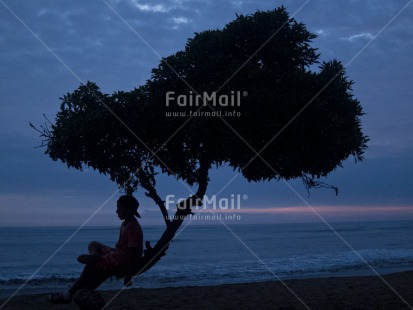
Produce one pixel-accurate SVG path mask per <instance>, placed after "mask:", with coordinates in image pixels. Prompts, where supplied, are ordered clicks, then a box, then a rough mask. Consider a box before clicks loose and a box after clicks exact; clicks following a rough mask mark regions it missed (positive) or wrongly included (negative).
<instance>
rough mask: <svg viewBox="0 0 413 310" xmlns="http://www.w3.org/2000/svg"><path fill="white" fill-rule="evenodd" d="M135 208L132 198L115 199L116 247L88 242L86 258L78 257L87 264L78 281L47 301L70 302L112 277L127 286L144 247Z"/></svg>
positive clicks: (127, 196) (136, 204)
mask: <svg viewBox="0 0 413 310" xmlns="http://www.w3.org/2000/svg"><path fill="white" fill-rule="evenodd" d="M138 207H139V203H138V201H137V200H136V198H135V197H133V196H130V195H123V196H121V197H120V198H119V199H118V201H117V209H116V213H117V214H118V217H119V219H120V220H123V222H122V224H121V226H120V235H119V240H118V242H117V243H116V246H115V248H111V247H109V246H107V245H104V244H102V243H99V242H96V241H93V242H91V243H90V244H89V255H87V254H83V255H80V256H79V257H78V261H79V262H80V263H83V264H86V266H85V268H84V269H83V272H82V274H81V275H80V277H79V279H78V280H77V281H76V282H75V283H74V284H73V285H72V287H71V288H70V289H69V290H68V291H67V292H65V293H55V294H51V295H50V296H49V301H50V302H52V303H55V304H65V303H70V302H71V300H72V296H73V294H74V293H75V292H76V291H78V290H80V289H88V290H91V291H94V290H95V289H96V288H97V287H99V285H101V284H102V283H103V282H104V281H105V280H106V279H107V278H109V277H111V276H116V277H118V278H121V277H124V284H125V285H129V284H130V281H131V279H132V270H133V266H134V265H135V264H136V263H137V261H138V260H139V258H140V257H141V256H142V248H143V233H142V228H141V226H140V225H139V222H138V221H137V220H136V218H135V216H137V217H140V215H139V213H138V211H137V209H138Z"/></svg>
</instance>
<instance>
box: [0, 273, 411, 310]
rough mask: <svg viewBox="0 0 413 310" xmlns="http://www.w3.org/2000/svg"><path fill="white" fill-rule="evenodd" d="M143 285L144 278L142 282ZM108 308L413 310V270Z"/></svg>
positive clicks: (135, 293) (126, 297)
mask: <svg viewBox="0 0 413 310" xmlns="http://www.w3.org/2000/svg"><path fill="white" fill-rule="evenodd" d="M136 281H138V279H136ZM100 293H101V294H102V295H103V297H104V299H105V301H106V303H109V304H107V306H106V308H105V309H119V310H120V309H125V310H126V309H254V310H256V309H413V271H406V272H399V273H393V274H389V275H385V276H383V278H382V279H381V278H379V277H377V276H365V277H360V276H357V277H333V278H317V279H297V280H286V281H284V282H279V281H272V282H258V283H243V284H226V285H218V286H197V287H195V286H192V287H174V288H162V289H127V290H124V291H122V292H121V293H120V294H119V295H118V296H117V297H116V298H115V299H113V300H111V299H112V298H113V297H114V296H115V294H117V293H118V292H116V291H101V292H100ZM0 309H62V310H63V309H78V307H77V306H76V305H75V303H74V302H72V303H71V304H70V305H53V304H50V303H49V302H48V301H47V294H36V295H23V296H16V297H14V298H13V299H11V300H10V301H9V302H8V303H7V304H6V305H4V300H2V301H1V302H0Z"/></svg>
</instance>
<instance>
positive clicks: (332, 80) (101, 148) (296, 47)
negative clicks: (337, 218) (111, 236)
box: [42, 7, 368, 227]
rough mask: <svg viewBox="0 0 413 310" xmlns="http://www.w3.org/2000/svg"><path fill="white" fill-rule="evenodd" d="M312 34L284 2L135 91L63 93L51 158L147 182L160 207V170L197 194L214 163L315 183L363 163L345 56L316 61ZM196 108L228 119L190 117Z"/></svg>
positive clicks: (49, 143)
mask: <svg viewBox="0 0 413 310" xmlns="http://www.w3.org/2000/svg"><path fill="white" fill-rule="evenodd" d="M315 38H316V35H314V34H313V33H311V32H310V31H308V30H307V29H306V27H305V25H304V24H303V23H300V22H297V21H296V20H295V19H293V18H290V17H289V14H288V12H287V10H286V9H285V8H284V7H280V8H276V9H274V10H270V11H265V12H264V11H257V12H256V13H254V14H251V15H237V16H236V19H235V20H233V21H231V22H230V23H228V24H227V25H226V26H225V27H224V28H223V29H220V30H218V29H217V30H207V31H203V32H200V33H195V35H194V37H193V38H190V39H188V41H187V43H186V46H185V48H184V49H183V50H182V51H179V52H177V53H175V54H173V55H171V56H168V57H165V58H163V59H162V60H161V61H160V63H159V65H158V67H156V68H154V69H153V70H152V76H151V77H150V78H149V79H148V80H147V82H146V83H145V84H144V85H141V86H138V87H137V88H135V89H134V90H132V91H128V92H124V91H118V92H114V93H113V94H110V95H109V94H103V93H102V92H101V91H100V90H99V87H98V86H97V85H96V84H94V83H91V82H88V83H87V84H85V85H81V86H80V87H79V88H78V89H77V90H75V91H73V92H72V93H68V94H66V95H64V96H63V97H62V98H61V106H60V111H59V112H58V113H57V116H56V119H55V120H54V122H53V123H50V124H49V127H43V130H42V135H43V136H44V137H45V138H46V140H45V145H46V154H48V155H49V156H50V157H51V158H52V159H53V160H61V161H63V162H64V163H66V164H67V165H68V166H69V167H74V168H76V169H80V170H81V169H82V167H83V166H88V167H92V168H94V169H96V170H98V171H99V172H100V173H104V174H107V175H109V176H110V178H111V179H112V180H113V181H115V182H116V183H117V184H118V185H119V186H120V187H124V188H127V189H128V191H133V190H135V189H137V188H139V187H143V188H144V189H146V190H147V191H148V195H149V196H151V197H152V198H154V197H155V198H154V199H158V205H159V204H162V200H161V199H160V197H159V196H157V194H156V191H155V184H156V182H155V177H154V176H155V174H156V172H157V171H160V172H162V173H167V174H170V175H174V176H176V178H178V179H181V180H183V181H185V182H187V183H188V184H190V185H194V184H198V186H199V189H198V192H197V193H196V195H194V197H197V198H202V196H203V195H204V194H205V191H206V187H207V182H208V170H209V169H210V167H211V166H212V165H216V166H218V167H219V166H222V165H229V166H230V167H232V168H234V169H235V170H237V171H239V172H241V173H242V175H243V176H244V177H245V178H246V179H247V180H248V181H262V180H274V179H275V180H280V179H285V180H289V179H294V178H302V179H303V180H304V181H305V182H306V184H307V185H308V186H310V187H311V186H312V185H317V184H318V183H317V179H318V178H320V177H323V176H327V175H328V174H329V173H330V172H331V171H332V170H334V169H335V168H336V167H337V166H339V165H341V163H342V162H343V161H344V160H345V159H347V158H348V157H349V156H353V157H354V158H355V159H356V160H361V159H362V156H363V153H364V151H365V149H366V142H367V140H368V139H367V137H366V136H365V135H363V133H362V129H361V120H360V117H361V116H362V115H363V111H362V107H361V105H360V102H359V101H358V100H357V99H356V98H354V96H353V94H352V89H351V87H352V84H353V82H352V81H351V80H349V79H348V78H347V76H346V74H345V70H344V67H343V65H342V64H341V63H340V61H338V60H331V61H326V62H321V63H319V58H320V55H319V54H318V53H317V49H315V48H313V47H311V43H312V41H313V40H314V39H315ZM168 92H173V96H174V98H175V99H176V98H177V97H178V96H180V95H183V96H186V97H189V96H190V95H191V94H192V95H193V96H196V95H197V94H199V95H201V94H203V93H204V92H206V93H208V94H211V93H214V92H216V95H217V96H220V95H227V96H229V97H230V96H231V95H234V94H238V92H240V93H241V95H240V96H239V97H237V98H238V99H239V102H238V103H237V105H235V106H232V105H230V104H227V105H225V104H218V105H213V104H212V102H211V101H208V100H207V101H208V102H206V101H202V103H201V104H200V105H198V106H195V105H190V104H188V102H187V104H186V105H185V104H177V102H176V101H175V102H173V104H166V96H167V93H168ZM234 96H235V95H234ZM231 111H236V116H231V117H228V116H227V114H226V113H229V112H231ZM172 112H177V113H179V115H176V116H173V114H170V113H172ZM195 112H208V113H212V112H215V113H222V115H223V116H222V117H218V116H209V117H208V116H203V117H190V115H193V114H194V113H195ZM168 113H169V114H168ZM191 113H192V114H191ZM182 115H184V116H182ZM257 152H258V155H257ZM188 212H190V211H188ZM185 214H187V213H185ZM178 227H179V225H178Z"/></svg>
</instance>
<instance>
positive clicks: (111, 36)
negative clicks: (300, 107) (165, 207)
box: [0, 0, 413, 225]
mask: <svg viewBox="0 0 413 310" xmlns="http://www.w3.org/2000/svg"><path fill="white" fill-rule="evenodd" d="M411 4H412V1H405V0H404V1H401V0H400V1H399V0H394V1H385V0H371V1H366V0H359V1H358V0H352V1H322V0H311V1H283V2H281V1H190V0H186V1H185V0H175V1H143V0H142V1H138V0H124V1H118V0H106V1H105V0H93V1H78V0H73V1H45V0H42V1H38V0H33V1H23V0H13V1H10V0H0V55H1V57H0V68H1V70H0V78H1V84H0V140H1V144H0V160H1V166H0V176H1V179H0V225H44V224H47V225H58V224H68V225H69V224H70V225H80V224H81V223H83V221H84V220H85V219H86V218H88V217H89V216H90V215H91V214H93V212H94V211H95V210H97V209H99V208H100V207H102V208H101V209H99V211H98V212H96V214H95V215H93V218H92V220H91V222H90V224H116V223H117V220H116V216H114V205H115V201H116V197H118V194H117V192H116V191H117V187H116V185H115V184H114V183H111V182H110V181H109V180H108V179H107V178H106V177H104V176H100V175H98V174H97V173H95V172H93V171H84V172H78V171H75V170H68V169H67V168H66V166H65V165H64V164H62V163H60V162H53V161H51V160H50V159H49V158H48V157H47V156H46V155H44V154H43V151H44V150H43V149H39V148H34V147H35V146H37V145H39V144H40V142H41V141H40V139H39V138H38V135H37V133H36V132H34V131H33V130H32V129H31V128H30V127H29V122H32V123H34V124H41V123H42V122H43V118H42V115H43V113H45V114H46V115H47V116H48V117H49V118H50V119H53V118H54V115H55V114H56V112H57V110H58V108H59V104H60V102H59V99H58V98H59V97H61V96H62V95H63V94H65V93H66V92H70V91H72V90H74V89H75V88H77V87H78V86H79V84H80V82H81V81H87V80H90V81H94V82H96V83H97V84H98V85H99V86H100V87H101V89H102V90H103V91H104V92H108V93H111V92H113V91H117V90H125V91H128V90H131V89H133V88H134V87H135V86H137V85H141V84H143V83H144V82H145V80H146V79H148V78H149V77H150V70H151V69H152V68H153V67H155V66H157V64H158V63H159V57H160V56H168V55H170V54H172V53H174V52H176V51H178V50H181V49H182V48H183V47H184V45H185V42H186V40H187V39H188V38H189V37H192V36H193V33H194V32H199V31H203V30H206V29H216V28H222V27H223V26H224V25H225V24H226V23H227V22H229V21H231V20H233V19H234V18H235V14H236V13H238V14H240V13H243V14H248V13H253V12H255V11H256V10H268V9H273V8H275V7H277V6H280V5H284V6H286V8H287V9H288V11H289V12H290V14H294V13H295V12H297V10H298V12H297V14H296V15H295V16H294V17H295V19H297V20H298V21H302V22H304V23H305V24H306V25H307V28H308V29H309V30H310V31H312V32H314V33H316V34H317V35H318V38H317V39H315V40H314V42H313V45H314V46H315V47H318V48H319V52H320V53H321V60H330V59H333V58H337V59H339V60H341V61H342V62H343V63H344V64H346V65H347V75H348V76H349V77H350V79H352V80H354V81H355V84H354V95H355V96H356V98H358V99H359V100H360V101H361V103H362V106H363V108H364V111H365V112H366V115H365V116H363V118H362V120H363V128H364V132H365V133H366V134H367V135H368V136H369V137H370V139H371V140H370V142H369V149H368V150H367V152H366V154H365V161H363V162H361V163H357V164H354V160H353V159H351V158H350V159H349V160H348V161H347V162H346V163H345V164H344V168H338V169H337V170H336V171H335V172H333V173H332V174H331V176H330V177H329V178H328V179H327V180H326V181H327V182H328V183H330V184H333V185H335V186H338V187H339V189H340V193H339V196H335V195H334V192H332V191H329V190H323V189H321V190H313V191H311V193H310V196H308V195H307V192H306V191H305V189H304V187H303V185H302V184H301V182H300V181H293V182H290V183H288V185H287V184H285V183H284V182H278V183H277V182H271V183H259V184H248V183H247V182H246V181H245V180H243V179H242V177H240V176H236V174H235V173H233V172H232V171H231V170H230V169H220V170H218V171H215V170H214V171H212V174H211V186H210V188H209V190H208V195H213V194H216V193H219V192H221V191H222V192H221V193H220V195H219V197H222V198H225V197H230V196H231V194H234V195H237V194H240V195H242V197H244V195H247V196H248V198H247V199H243V200H242V201H241V208H242V211H240V212H239V214H240V215H241V216H242V220H241V221H240V222H244V223H247V222H261V221H266V222H286V221H295V222H297V221H319V220H320V219H319V218H318V217H317V216H315V215H314V213H313V212H312V210H311V208H310V207H309V206H312V207H314V208H317V210H318V211H319V212H320V214H321V215H322V216H324V217H325V219H327V220H331V221H335V220H337V221H340V220H377V219H407V218H409V219H412V218H413V209H412V207H413V181H412V177H411V172H412V171H413V135H412V133H413V122H412V120H411V118H412V116H413V105H412V99H413V87H412V83H413V73H412V69H413V59H412V57H411V51H412V50H413V6H412V5H411ZM234 177H235V178H234ZM233 178H234V179H233ZM232 179H233V180H232ZM231 180H232V181H231ZM227 183H229V184H228V185H226V184H227ZM223 187H225V188H224V190H222V188H223ZM159 191H160V193H161V194H162V195H163V196H166V195H168V194H175V195H176V197H186V196H187V195H188V194H190V192H189V191H188V189H187V188H186V187H185V186H184V185H183V184H181V183H180V182H177V181H176V180H174V179H171V178H161V179H160V180H159ZM137 196H138V198H139V199H140V200H141V202H142V212H141V213H142V215H143V216H144V219H145V220H146V222H147V223H158V222H159V223H161V222H162V220H161V218H160V214H159V211H158V210H157V209H156V208H155V207H154V204H153V203H152V202H151V201H149V200H147V199H146V198H145V196H144V194H143V193H142V192H138V193H137Z"/></svg>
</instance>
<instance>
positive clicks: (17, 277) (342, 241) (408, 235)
mask: <svg viewBox="0 0 413 310" xmlns="http://www.w3.org/2000/svg"><path fill="white" fill-rule="evenodd" d="M185 223H186V222H184V225H185ZM184 225H183V226H184ZM331 226H332V227H333V228H334V229H335V231H336V233H335V232H333V231H332V230H331V229H330V228H329V227H327V226H326V225H325V224H323V223H306V224H271V225H270V224H261V225H258V224H254V225H252V224H251V225H242V224H238V225H228V227H229V229H228V228H227V227H224V226H223V225H211V226H205V225H196V224H192V223H191V224H189V225H187V226H186V227H185V228H184V229H182V227H181V231H179V232H178V234H177V236H176V238H175V240H174V242H173V243H172V244H171V246H170V248H169V250H168V252H167V255H166V256H165V257H163V258H162V259H161V261H159V262H158V264H157V265H156V266H154V267H153V268H152V269H150V270H149V271H147V272H146V273H144V274H142V275H141V276H139V277H138V278H136V279H135V280H134V284H133V286H132V287H134V288H139V287H143V288H155V287H171V286H188V285H190V286H194V285H196V286H203V285H217V284H224V283H239V282H255V281H265V280H277V279H292V278H308V277H328V276H344V275H374V274H375V272H378V273H380V274H384V273H388V272H395V271H403V270H409V269H413V222H412V221H399V222H359V223H355V222H347V223H331ZM76 229H77V228H76V227H3V228H0V298H7V297H8V296H10V295H12V294H14V293H15V292H16V291H17V290H18V294H28V293H43V292H52V291H59V290H66V289H67V288H68V287H69V286H70V284H71V283H72V282H73V281H74V280H75V278H76V277H77V276H78V275H79V273H80V272H81V270H82V267H83V266H82V265H81V264H79V263H78V262H77V261H76V257H77V256H78V255H79V254H82V253H86V252H87V245H88V243H89V242H90V241H93V240H95V241H100V242H102V243H105V244H108V245H112V246H113V245H114V244H115V243H116V241H117V238H118V236H119V228H118V227H84V228H82V229H81V230H80V231H78V232H77V233H76V234H75V232H76ZM143 230H144V240H150V241H151V243H152V244H154V243H155V242H156V240H157V239H158V238H159V237H160V235H161V234H162V232H163V227H160V226H143ZM337 234H338V235H339V236H338V235H337ZM369 266H370V267H371V268H370V267H369ZM372 269H374V270H372ZM121 287H122V281H120V280H115V279H114V280H108V281H107V282H106V283H104V284H103V285H102V287H101V289H119V288H121Z"/></svg>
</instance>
